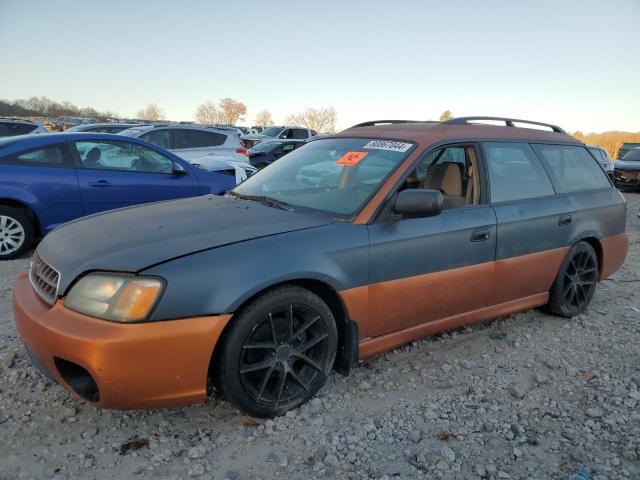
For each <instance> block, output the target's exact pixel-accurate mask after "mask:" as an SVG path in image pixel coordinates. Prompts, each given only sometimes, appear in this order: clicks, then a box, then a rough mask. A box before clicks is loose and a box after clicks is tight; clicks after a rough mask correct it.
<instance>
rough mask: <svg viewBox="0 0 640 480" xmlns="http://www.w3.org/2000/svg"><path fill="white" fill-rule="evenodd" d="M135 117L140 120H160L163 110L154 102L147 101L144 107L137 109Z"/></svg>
mask: <svg viewBox="0 0 640 480" xmlns="http://www.w3.org/2000/svg"><path fill="white" fill-rule="evenodd" d="M136 117H138V118H139V119H141V120H162V119H163V118H164V112H163V111H162V109H161V108H160V107H158V105H156V104H155V103H149V104H148V105H147V106H146V107H145V108H143V109H141V110H138V113H136Z"/></svg>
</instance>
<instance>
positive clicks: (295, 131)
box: [242, 125, 318, 147]
mask: <svg viewBox="0 0 640 480" xmlns="http://www.w3.org/2000/svg"><path fill="white" fill-rule="evenodd" d="M317 135H318V132H316V131H315V130H311V129H310V128H304V127H291V126H286V125H285V126H276V127H267V128H265V129H263V130H262V131H261V132H260V133H257V134H254V135H243V136H242V140H244V142H245V144H246V145H248V146H250V147H251V146H253V145H256V144H258V143H260V142H263V141H265V140H273V139H282V138H286V139H289V140H308V139H310V138H312V137H315V136H317Z"/></svg>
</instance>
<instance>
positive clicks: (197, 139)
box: [173, 128, 227, 149]
mask: <svg viewBox="0 0 640 480" xmlns="http://www.w3.org/2000/svg"><path fill="white" fill-rule="evenodd" d="M226 139H227V136H226V135H224V134H222V133H216V132H206V131H204V130H189V129H186V128H179V129H178V128H177V129H175V130H173V148H176V149H178V148H201V147H216V146H218V145H222V144H223V143H224V142H225V140H226Z"/></svg>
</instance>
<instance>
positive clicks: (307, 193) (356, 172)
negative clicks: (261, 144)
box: [233, 138, 414, 218]
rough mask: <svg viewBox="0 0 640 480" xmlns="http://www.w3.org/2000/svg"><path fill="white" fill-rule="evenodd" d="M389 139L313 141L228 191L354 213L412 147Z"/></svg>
mask: <svg viewBox="0 0 640 480" xmlns="http://www.w3.org/2000/svg"><path fill="white" fill-rule="evenodd" d="M413 146H414V144H412V143H406V142H397V141H393V140H371V139H361V138H337V139H326V140H316V141H314V142H311V143H309V144H307V145H304V146H302V147H300V148H298V149H297V150H294V151H293V152H291V153H289V154H288V155H286V156H284V157H282V158H281V159H280V160H278V161H277V162H275V163H273V164H271V165H270V166H269V167H267V168H265V169H264V170H262V171H260V172H258V173H257V174H255V175H253V176H252V177H250V178H248V179H247V180H246V181H245V182H244V183H242V184H241V185H239V186H238V187H236V188H235V189H234V190H233V195H235V196H241V197H243V196H244V197H252V198H254V199H256V198H258V197H260V198H267V199H269V200H270V201H275V202H279V203H281V204H285V205H287V206H288V207H290V208H292V209H293V210H297V209H300V210H305V209H311V210H315V211H320V212H325V213H328V214H331V215H332V216H338V217H342V218H349V217H352V216H353V215H355V214H356V213H357V212H358V211H359V210H360V209H361V208H362V207H363V206H364V205H365V204H366V202H367V201H368V200H369V199H370V198H371V196H372V195H373V194H374V193H375V192H376V191H377V190H378V188H379V187H380V185H381V184H382V183H383V182H384V180H385V179H386V178H387V177H388V176H389V175H390V174H391V172H393V171H394V170H395V169H396V167H397V166H398V165H399V164H400V162H402V160H404V159H405V158H406V157H407V156H408V155H409V153H410V152H411V150H412V147H413Z"/></svg>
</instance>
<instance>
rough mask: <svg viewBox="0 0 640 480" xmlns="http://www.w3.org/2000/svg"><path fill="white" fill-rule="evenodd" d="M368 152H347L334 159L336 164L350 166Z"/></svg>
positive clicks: (355, 163)
mask: <svg viewBox="0 0 640 480" xmlns="http://www.w3.org/2000/svg"><path fill="white" fill-rule="evenodd" d="M368 153H369V152H347V153H345V154H344V155H343V156H341V157H340V158H339V159H338V160H337V161H336V164H337V165H347V166H350V167H352V166H353V165H357V164H358V162H360V160H362V159H363V158H364V157H366V156H367V154H368Z"/></svg>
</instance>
